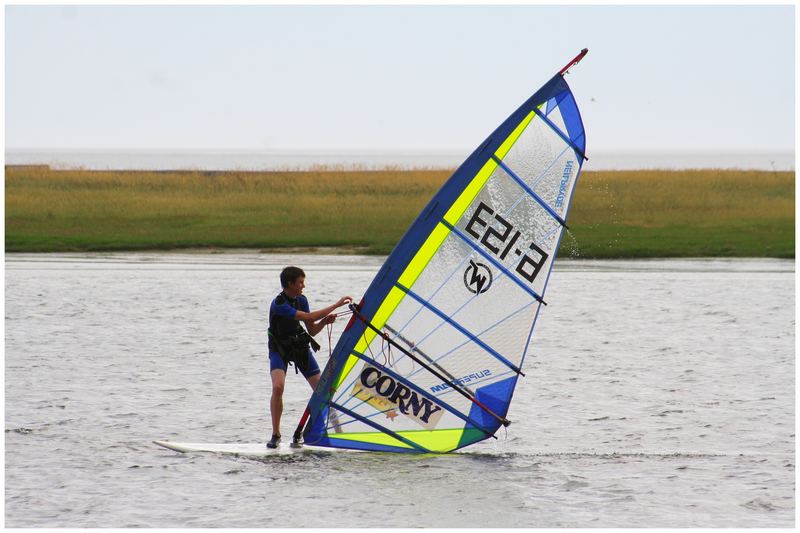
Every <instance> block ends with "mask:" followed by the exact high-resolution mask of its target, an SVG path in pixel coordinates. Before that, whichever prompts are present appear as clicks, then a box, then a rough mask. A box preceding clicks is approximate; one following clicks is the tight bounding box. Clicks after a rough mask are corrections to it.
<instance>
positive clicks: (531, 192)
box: [492, 155, 567, 228]
mask: <svg viewBox="0 0 800 533" xmlns="http://www.w3.org/2000/svg"><path fill="white" fill-rule="evenodd" d="M492 159H493V160H494V161H495V163H497V164H498V165H500V168H502V169H503V170H504V171H505V172H506V174H508V175H509V176H510V177H511V179H513V180H514V181H515V182H517V185H519V186H520V187H521V188H522V190H523V191H525V192H526V193H528V196H530V197H531V198H533V199H534V200H536V203H538V204H539V205H540V206H542V208H544V210H545V211H547V212H548V213H549V214H550V216H552V217H553V219H554V220H555V221H556V222H558V223H559V224H561V225H562V226H564V227H565V228H566V227H567V221H566V220H564V219H563V218H561V217H560V216H558V213H556V212H555V211H553V208H552V207H550V205H549V204H548V203H547V202H545V201H544V200H543V199H542V197H541V196H539V195H538V194H536V192H534V190H533V189H531V188H530V187H528V184H527V183H525V181H524V180H523V179H522V178H520V177H519V176H517V174H516V172H514V171H513V170H511V169H510V168H509V167H508V165H506V164H505V163H503V162H502V161H501V160H499V159H497V157H495V156H494V155H493V156H492Z"/></svg>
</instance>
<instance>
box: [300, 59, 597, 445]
mask: <svg viewBox="0 0 800 533" xmlns="http://www.w3.org/2000/svg"><path fill="white" fill-rule="evenodd" d="M584 148H585V139H584V133H583V128H582V124H581V121H580V115H579V113H578V110H577V107H576V106H575V104H574V99H573V98H572V95H571V93H570V90H569V87H568V86H567V84H566V82H565V81H564V79H563V77H562V76H561V75H560V74H559V75H556V76H554V77H553V78H552V79H551V80H550V81H548V83H547V84H545V85H544V86H543V87H542V88H541V89H539V91H537V92H536V93H535V94H534V95H533V96H531V98H529V99H528V101H526V102H525V103H524V104H523V105H522V106H520V107H519V108H518V109H517V110H516V111H515V112H514V113H513V114H512V115H511V116H510V117H509V118H508V119H507V120H506V121H505V122H504V123H503V124H501V125H500V126H499V127H498V128H497V129H496V130H495V131H494V132H493V133H492V135H490V136H489V137H488V138H487V139H486V141H485V142H484V143H483V144H481V145H480V146H479V147H478V148H477V149H476V150H475V152H473V153H472V155H470V157H469V158H468V159H467V160H466V161H465V162H464V163H463V164H462V165H461V167H459V169H458V170H456V172H455V173H454V175H453V176H452V177H451V178H450V179H449V180H448V181H447V183H445V185H444V186H443V187H442V189H441V190H440V191H439V192H438V193H437V194H436V195H435V196H434V198H433V199H432V200H431V202H430V203H429V204H428V206H426V207H425V209H423V211H422V213H421V214H420V216H419V217H418V218H417V219H416V220H415V221H414V223H413V224H412V225H411V227H410V228H409V230H408V232H407V233H406V235H404V237H403V238H402V239H401V240H400V242H399V243H398V245H397V247H396V248H395V250H394V251H393V252H392V254H391V255H390V256H389V258H388V259H387V261H386V263H385V264H384V265H383V267H382V268H381V269H380V270H379V272H378V273H377V275H376V277H375V279H374V280H373V282H372V284H371V285H370V287H369V288H368V290H367V292H366V293H365V295H364V299H363V301H362V303H361V304H360V306H359V307H358V309H357V311H356V314H357V317H358V319H357V320H355V321H354V322H353V323H351V325H350V326H348V328H347V329H346V331H345V333H344V334H343V335H342V337H341V338H340V340H339V343H338V344H337V346H336V348H335V349H334V353H333V356H332V358H331V360H330V361H329V363H328V365H327V366H326V368H325V369H324V371H323V373H322V376H321V380H320V385H319V386H318V387H317V389H316V391H315V392H314V395H313V396H312V399H311V401H310V402H309V407H308V408H309V413H310V421H309V424H308V425H307V426H306V430H305V432H304V437H305V439H306V441H307V442H310V443H311V442H313V443H315V444H319V445H324V446H340V447H352V448H358V449H375V450H383V451H398V452H420V451H434V452H443V451H450V450H454V449H458V448H460V447H463V446H466V445H468V444H471V443H473V442H477V441H479V440H482V439H485V438H488V437H490V436H492V435H493V433H494V432H495V431H496V430H497V429H498V428H499V427H500V426H501V425H503V424H507V421H506V419H505V417H506V414H507V412H508V409H509V404H510V400H511V397H512V395H513V392H514V388H515V386H516V383H517V380H518V378H519V374H520V368H521V365H522V362H523V360H524V358H525V355H526V353H527V352H528V348H529V343H530V339H531V335H532V330H533V326H534V324H535V320H536V317H537V316H538V311H539V309H540V306H541V302H542V298H543V295H544V292H545V289H546V286H547V279H548V277H549V274H550V271H551V269H552V263H553V259H554V258H555V255H556V252H557V249H558V244H559V242H560V239H561V236H562V232H563V229H564V228H563V221H564V219H565V217H566V214H567V211H568V206H569V202H570V199H571V194H572V190H573V188H574V186H575V183H576V180H577V176H578V173H579V171H580V167H581V164H582V162H583V157H584V156H583V153H584ZM565 169H567V170H566V171H565ZM565 177H567V179H565Z"/></svg>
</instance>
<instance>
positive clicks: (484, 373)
mask: <svg viewBox="0 0 800 533" xmlns="http://www.w3.org/2000/svg"><path fill="white" fill-rule="evenodd" d="M491 375H492V371H491V370H489V369H488V368H487V369H486V370H481V371H480V372H473V373H472V374H469V375H467V376H464V377H460V378H458V379H454V380H453V381H452V383H456V384H457V385H464V384H466V383H469V382H472V381H478V380H481V379H483V378H488V377H491ZM451 386H452V385H451V383H442V384H441V385H434V386H432V387H431V388H430V389H431V392H434V393H436V392H443V391H446V390H447V389H449V388H450V387H451Z"/></svg>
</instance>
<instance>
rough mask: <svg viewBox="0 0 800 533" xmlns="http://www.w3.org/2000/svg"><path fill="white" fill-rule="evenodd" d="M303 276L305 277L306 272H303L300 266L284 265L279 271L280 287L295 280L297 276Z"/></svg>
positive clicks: (284, 286) (286, 285)
mask: <svg viewBox="0 0 800 533" xmlns="http://www.w3.org/2000/svg"><path fill="white" fill-rule="evenodd" d="M304 277H306V273H305V272H303V269H302V268H297V267H286V268H284V269H283V270H282V271H281V287H283V288H284V289H285V288H286V287H288V286H289V284H290V283H293V282H294V281H296V280H297V278H304Z"/></svg>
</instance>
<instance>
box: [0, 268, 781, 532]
mask: <svg viewBox="0 0 800 533" xmlns="http://www.w3.org/2000/svg"><path fill="white" fill-rule="evenodd" d="M289 263H295V264H299V265H300V266H302V267H304V269H305V270H306V273H307V276H308V277H307V280H306V282H307V283H306V284H307V289H306V293H307V294H308V296H309V299H310V301H311V305H312V308H314V307H321V306H322V305H327V304H328V303H331V302H333V301H335V299H336V298H338V297H339V296H341V295H343V294H350V295H352V296H355V297H360V295H361V294H362V292H363V291H364V289H365V288H366V286H367V285H368V284H369V282H370V280H371V278H372V276H373V275H374V273H375V272H376V271H377V269H378V267H379V266H380V264H381V263H382V258H371V257H354V256H299V255H267V254H258V253H254V252H242V253H225V254H191V253H181V254H178V253H158V254H156V253H153V254H149V253H124V254H45V255H23V254H7V255H6V262H5V267H6V286H5V294H6V306H5V309H6V320H5V333H6V337H5V348H6V358H5V361H6V366H5V376H6V380H5V382H6V397H5V405H6V423H5V427H6V433H5V437H6V438H5V474H6V477H5V491H6V492H5V494H6V500H5V512H6V517H5V518H6V526H8V527H63V526H68V527H129V526H140V527H223V526H224V527H300V526H306V527H325V526H329V527H422V526H428V527H470V526H481V527H562V526H568V527H643V526H659V527H792V526H793V525H794V514H795V513H794V510H795V502H794V487H795V484H794V479H795V452H794V450H795V427H794V414H795V413H794V405H795V398H794V394H795V393H794V390H795V383H794V376H795V368H794V346H795V335H794V331H795V323H794V316H795V315H794V302H795V287H794V279H795V278H794V262H793V261H782V260H669V261H565V260H560V261H559V262H558V266H557V267H556V271H555V272H554V273H553V276H552V278H551V283H550V286H549V288H548V294H547V296H548V298H547V300H548V303H549V305H548V306H547V307H546V308H544V310H543V312H542V314H541V316H540V319H539V322H538V325H537V328H536V331H535V334H534V342H535V345H534V346H535V349H534V351H533V356H532V357H530V358H529V359H528V360H527V361H526V367H525V370H526V373H527V378H525V379H523V380H521V382H520V385H519V387H518V388H517V391H516V394H515V399H514V402H513V403H512V406H511V410H510V412H509V418H510V419H511V420H512V421H513V423H512V425H511V426H510V427H509V428H508V429H507V431H506V430H502V429H501V431H500V432H499V433H498V437H499V438H498V440H496V441H495V440H492V441H484V442H482V443H479V444H476V445H474V446H471V447H468V448H466V449H465V450H463V452H462V453H457V454H450V455H444V456H414V455H393V454H372V453H347V452H344V453H330V452H304V453H301V454H299V455H286V456H274V457H269V458H266V459H261V460H258V459H251V458H242V457H239V458H237V457H226V456H215V455H210V454H179V453H175V452H170V451H168V450H164V449H161V448H159V447H157V446H155V445H153V444H152V443H151V441H152V440H153V439H167V440H169V439H171V440H183V441H208V442H215V441H216V442H222V441H227V442H236V441H241V442H248V441H249V442H252V441H264V440H265V439H266V437H267V434H268V432H269V417H268V414H267V405H268V398H269V380H268V366H267V365H268V364H267V360H266V356H265V346H264V339H265V337H264V328H265V317H266V314H267V308H268V302H269V299H270V298H271V297H272V296H274V294H276V293H277V291H278V286H277V285H278V284H277V278H278V273H279V271H280V269H281V268H282V267H283V266H285V264H289ZM335 326H336V327H335V329H334V332H333V340H334V342H335V340H336V338H337V337H338V333H339V331H340V329H341V328H342V327H343V326H344V322H343V321H342V322H337V324H336V325H335ZM319 338H320V339H321V344H322V351H323V352H324V353H327V351H328V340H327V336H326V335H324V334H320V336H319ZM325 359H326V358H325V357H322V358H321V361H320V362H321V363H322V364H324V362H325ZM307 396H308V388H307V385H306V384H305V383H304V382H303V381H302V380H301V379H299V376H295V375H294V374H293V373H291V374H290V375H289V377H288V382H287V391H286V398H285V402H286V413H285V423H284V430H283V432H284V434H286V433H288V432H289V431H290V428H291V427H292V426H294V424H295V423H296V421H297V420H298V419H299V416H300V414H301V411H302V409H303V408H304V405H305V401H306V399H307Z"/></svg>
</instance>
